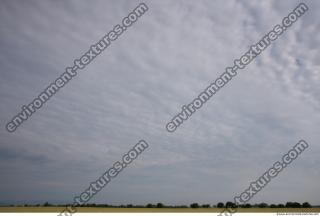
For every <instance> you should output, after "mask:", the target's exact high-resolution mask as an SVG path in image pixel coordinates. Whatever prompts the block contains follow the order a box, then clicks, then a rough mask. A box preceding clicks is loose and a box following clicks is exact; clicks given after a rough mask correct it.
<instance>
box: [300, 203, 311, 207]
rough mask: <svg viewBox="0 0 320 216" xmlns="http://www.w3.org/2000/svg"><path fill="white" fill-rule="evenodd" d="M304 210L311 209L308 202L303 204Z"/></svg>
mask: <svg viewBox="0 0 320 216" xmlns="http://www.w3.org/2000/svg"><path fill="white" fill-rule="evenodd" d="M302 208H311V205H310V204H309V203H308V202H304V203H302Z"/></svg>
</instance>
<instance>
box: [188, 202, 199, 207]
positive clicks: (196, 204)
mask: <svg viewBox="0 0 320 216" xmlns="http://www.w3.org/2000/svg"><path fill="white" fill-rule="evenodd" d="M190 207H191V208H199V204H198V203H192V204H190Z"/></svg>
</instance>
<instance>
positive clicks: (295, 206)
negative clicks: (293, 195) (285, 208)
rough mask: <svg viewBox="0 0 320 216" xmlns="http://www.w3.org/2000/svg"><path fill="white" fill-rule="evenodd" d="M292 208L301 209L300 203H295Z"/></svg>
mask: <svg viewBox="0 0 320 216" xmlns="http://www.w3.org/2000/svg"><path fill="white" fill-rule="evenodd" d="M292 208H301V204H300V203H298V202H293V203H292Z"/></svg>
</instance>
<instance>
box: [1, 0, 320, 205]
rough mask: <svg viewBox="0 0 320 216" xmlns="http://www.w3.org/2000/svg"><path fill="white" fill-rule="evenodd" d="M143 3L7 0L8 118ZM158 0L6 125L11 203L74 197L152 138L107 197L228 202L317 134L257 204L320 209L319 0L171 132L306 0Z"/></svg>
mask: <svg viewBox="0 0 320 216" xmlns="http://www.w3.org/2000/svg"><path fill="white" fill-rule="evenodd" d="M139 3H140V2H139V1H120V2H116V1H98V0H95V1H91V2H90V3H88V2H86V1H82V0H81V1H68V2H62V1H59V2H55V1H47V0H45V1H28V2H25V1H17V0H16V1H2V6H1V8H0V24H1V28H0V34H1V37H0V45H1V51H0V73H1V80H0V90H1V91H0V100H1V104H2V106H1V107H0V119H1V122H2V123H3V124H4V123H5V122H7V121H8V120H9V118H10V117H11V116H13V115H14V114H16V113H17V112H18V111H19V110H20V108H21V106H22V105H25V104H26V103H28V102H29V101H30V100H31V99H32V98H34V97H35V96H36V95H37V94H39V92H41V91H42V90H43V88H44V87H45V86H46V85H47V84H48V83H50V82H51V81H52V80H54V79H55V78H56V77H57V76H58V75H60V74H61V73H62V71H63V70H64V68H65V67H66V66H68V65H70V64H71V63H72V62H73V60H74V58H76V57H78V56H79V55H80V54H82V53H83V52H85V51H86V50H87V48H88V46H89V45H90V44H92V43H94V42H96V41H98V40H99V39H100V38H101V36H103V35H104V34H105V33H106V32H108V31H109V30H110V29H112V28H113V26H114V25H115V24H117V23H119V21H121V19H122V18H123V17H124V16H126V15H127V13H128V12H130V11H131V10H132V9H133V8H134V7H135V6H136V5H138V4H139ZM145 3H146V4H147V5H148V7H149V11H148V13H146V14H145V15H144V17H143V18H141V19H140V20H139V22H137V23H136V24H135V25H134V26H133V27H132V28H130V29H129V30H128V31H126V32H125V33H124V35H122V36H121V38H119V39H118V40H117V41H116V42H115V43H113V44H112V46H110V47H109V49H108V50H107V51H106V52H104V53H103V54H101V55H100V56H99V57H97V58H96V59H95V60H94V61H93V62H92V63H91V64H90V65H88V67H87V68H86V69H85V70H84V71H81V73H79V74H78V76H77V77H76V78H75V79H74V80H72V82H70V84H68V86H66V87H64V88H63V89H62V90H61V91H60V92H59V93H57V95H55V97H54V98H52V99H51V100H50V101H49V102H48V103H47V104H46V105H45V106H44V107H43V108H42V109H41V110H40V111H39V112H37V113H36V114H35V115H34V116H32V118H30V119H29V120H28V121H27V122H25V123H24V124H23V125H22V126H21V127H20V128H19V129H18V130H17V131H16V132H15V133H14V134H9V133H8V132H6V131H5V127H4V125H3V127H2V130H1V131H0V137H1V140H0V141H1V150H2V151H0V160H1V163H0V171H1V173H3V175H2V176H4V177H3V178H1V180H0V182H1V184H0V191H1V193H0V199H1V200H7V201H10V202H11V201H30V202H31V201H39V200H40V201H47V200H48V201H55V202H68V201H70V200H71V199H72V197H73V195H74V194H76V193H78V192H79V191H81V190H82V189H83V187H84V186H86V185H87V183H88V182H91V181H92V180H93V179H95V178H96V177H97V176H99V175H100V173H102V172H103V171H104V170H105V168H106V167H109V166H110V164H111V163H113V162H114V161H115V160H118V158H119V157H121V154H122V153H123V152H126V151H127V150H128V149H130V148H131V147H132V145H133V144H134V143H135V141H136V140H139V139H141V138H144V139H147V140H148V141H149V142H150V143H152V146H150V149H149V151H148V153H147V154H145V155H142V156H141V158H140V159H139V160H138V161H136V163H135V164H133V165H132V167H130V169H128V170H126V172H124V173H121V174H120V175H119V177H117V179H116V180H115V181H113V183H112V184H110V185H109V186H108V188H106V189H105V190H103V191H102V192H100V193H99V194H98V195H97V196H96V197H95V198H94V199H93V200H92V201H93V202H108V203H115V204H119V203H146V202H158V201H161V202H164V203H173V204H189V203H190V202H193V201H195V200H196V201H197V202H203V203H215V202H217V201H220V200H222V201H226V200H230V199H232V197H233V196H234V195H235V194H236V193H237V192H239V191H241V190H242V189H243V188H244V187H246V185H247V184H248V182H249V181H251V180H252V179H255V178H256V177H257V176H258V175H260V174H261V171H263V170H265V169H266V168H268V167H269V165H270V163H272V162H273V161H274V160H277V159H278V158H279V157H280V156H281V155H282V154H283V152H286V151H287V149H289V148H290V147H291V146H292V145H293V144H294V143H295V142H296V140H299V139H301V138H304V139H306V140H308V143H310V145H312V147H311V148H310V150H309V151H307V152H305V153H304V155H303V156H302V157H301V158H300V159H299V161H297V163H295V164H294V166H291V167H290V168H289V169H287V170H286V171H285V172H284V173H282V174H281V176H279V177H278V178H277V179H276V180H275V181H273V182H272V184H270V185H268V187H267V188H265V189H264V191H263V192H261V193H260V194H258V195H257V196H256V197H254V199H253V200H252V201H253V202H260V201H264V202H283V201H287V200H289V199H290V200H297V201H301V202H302V201H305V200H307V201H309V202H310V203H312V204H318V203H317V202H318V200H319V198H320V197H319V193H318V192H319V190H320V186H319V184H318V182H317V181H316V179H319V177H320V172H319V169H317V168H318V167H319V165H320V161H319V157H318V155H319V153H320V148H319V144H318V143H319V142H317V141H318V140H319V135H318V134H319V133H318V131H319V125H320V124H319V123H320V117H319V107H320V103H319V102H320V98H319V94H318V93H319V85H318V82H319V79H320V77H319V73H318V71H319V61H318V59H319V57H320V56H319V52H318V49H319V43H320V39H319V37H320V36H319V32H318V31H319V29H320V28H319V27H320V26H319V25H320V24H319V22H317V20H318V15H317V11H318V10H319V7H320V5H319V4H320V2H318V1H305V3H306V4H307V5H308V6H309V11H308V14H306V15H305V16H304V17H303V18H302V19H300V20H299V21H298V22H297V23H295V25H294V26H293V27H292V28H291V29H290V30H288V31H287V32H286V33H285V34H284V35H283V36H281V38H279V39H278V40H277V41H276V43H275V44H273V45H272V46H271V47H269V48H268V50H266V51H265V52H264V53H263V54H262V55H261V56H259V57H258V58H257V59H256V60H254V62H252V63H251V64H250V65H249V66H248V67H247V68H246V69H245V70H244V71H242V72H241V74H239V75H238V77H237V78H236V79H235V80H233V81H232V83H230V85H228V86H226V87H224V88H223V89H222V90H221V92H219V94H218V95H216V96H215V98H213V100H211V101H210V102H208V103H207V104H206V105H205V106H204V107H203V108H202V109H201V111H199V112H197V113H196V114H195V115H194V116H192V118H191V119H190V120H189V121H188V122H187V123H186V124H184V125H183V126H182V127H180V128H179V130H178V131H176V132H175V133H174V134H170V135H168V133H167V132H166V131H165V129H164V125H165V123H166V121H167V120H168V119H170V118H171V117H172V115H173V114H175V113H176V112H177V110H179V109H180V108H181V105H182V104H185V103H187V102H189V101H190V99H192V98H194V97H195V96H196V95H197V94H198V93H199V92H200V91H202V90H203V88H204V87H205V86H207V85H208V84H209V83H210V82H211V81H212V80H214V79H216V78H217V76H218V75H219V74H220V73H221V72H222V71H223V69H224V68H225V67H226V66H227V65H229V64H230V63H231V61H233V59H234V58H236V57H238V56H239V55H240V54H241V53H243V52H244V51H246V50H247V49H248V46H249V45H251V44H252V43H253V42H255V41H256V40H257V39H259V38H260V37H262V36H263V35H264V34H265V33H266V32H267V31H268V30H269V29H270V27H272V26H274V25H275V24H277V23H278V22H280V21H281V19H282V18H283V16H285V15H286V14H287V13H288V12H289V11H290V10H292V9H293V8H294V7H295V6H296V5H298V4H299V3H300V2H298V1H280V2H279V1H266V2H261V1H258V0H255V1H227V2H225V1H222V0H220V1H215V2H212V1H209V0H208V1H204V0H201V1H199V2H197V4H195V3H194V2H193V1H191V0H190V1H184V0H183V1H182V0H178V1H168V0H165V1H161V2H160V1H159V2H155V1H145ZM230 14H232V16H230ZM84 173H85V175H84ZM297 173H299V175H297ZM293 177H294V178H293Z"/></svg>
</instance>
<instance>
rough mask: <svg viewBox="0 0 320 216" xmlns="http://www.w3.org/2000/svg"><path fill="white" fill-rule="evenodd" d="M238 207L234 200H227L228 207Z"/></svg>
mask: <svg viewBox="0 0 320 216" xmlns="http://www.w3.org/2000/svg"><path fill="white" fill-rule="evenodd" d="M235 207H236V204H234V203H233V202H230V201H229V202H227V203H226V208H235Z"/></svg>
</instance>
